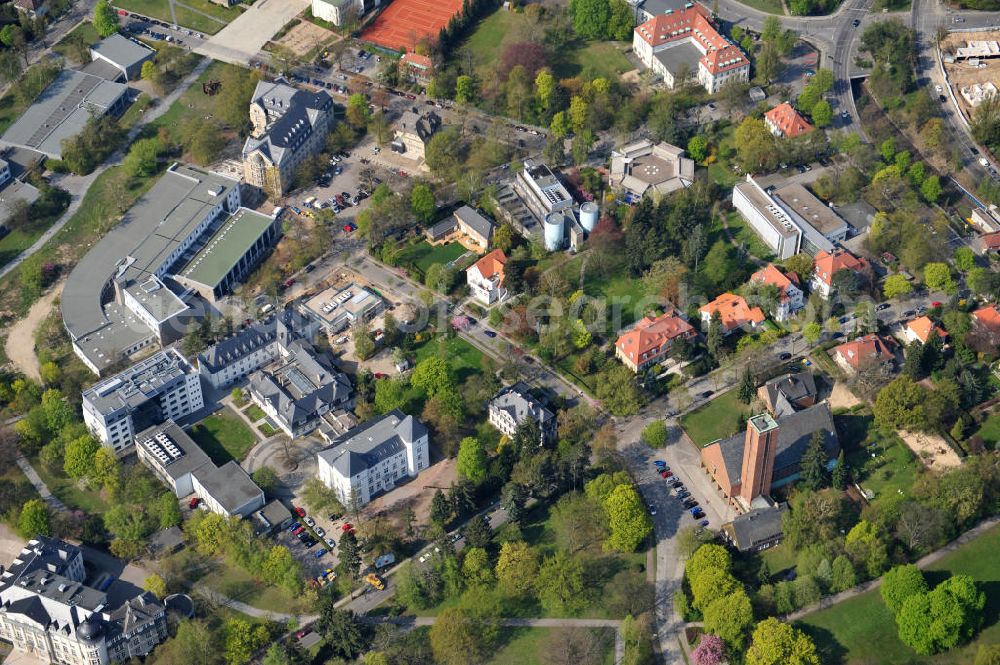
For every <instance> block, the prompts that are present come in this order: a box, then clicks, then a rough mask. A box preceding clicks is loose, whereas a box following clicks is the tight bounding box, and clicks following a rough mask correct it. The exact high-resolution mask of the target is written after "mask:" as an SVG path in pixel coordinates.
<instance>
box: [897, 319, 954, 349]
mask: <svg viewBox="0 0 1000 665" xmlns="http://www.w3.org/2000/svg"><path fill="white" fill-rule="evenodd" d="M932 335H937V336H938V337H940V338H941V339H944V338H945V337H947V336H948V333H946V332H945V331H944V328H942V327H941V326H939V325H938V324H937V323H935V322H934V321H932V320H931V317H929V316H921V317H919V318H916V319H913V320H912V321H910V322H908V323H907V324H906V326H904V328H903V337H905V338H906V343H907V344H912V343H913V342H920V343H921V344H926V343H927V342H928V340H930V339H931V336H932Z"/></svg>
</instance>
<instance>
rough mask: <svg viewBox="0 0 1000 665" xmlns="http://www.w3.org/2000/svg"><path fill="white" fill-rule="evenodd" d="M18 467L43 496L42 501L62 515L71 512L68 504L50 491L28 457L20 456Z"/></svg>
mask: <svg viewBox="0 0 1000 665" xmlns="http://www.w3.org/2000/svg"><path fill="white" fill-rule="evenodd" d="M17 465H18V466H19V467H20V468H21V471H23V472H24V475H26V476H27V477H28V482H30V483H31V484H32V485H34V487H35V490H36V491H37V492H38V493H39V494H40V495H41V496H42V500H43V501H45V503H47V504H49V506H50V507H51V508H52V509H53V510H57V511H59V512H61V513H62V512H67V511H68V510H69V508H67V507H66V504H64V503H63V502H62V501H60V500H59V499H57V498H56V497H55V496H54V495H53V494H52V492H50V491H49V486H48V485H46V484H45V482H44V481H43V480H42V479H41V477H40V476H39V475H38V472H37V471H35V467H33V466H31V462H29V461H28V459H27V458H26V457H20V456H19V457H18V458H17Z"/></svg>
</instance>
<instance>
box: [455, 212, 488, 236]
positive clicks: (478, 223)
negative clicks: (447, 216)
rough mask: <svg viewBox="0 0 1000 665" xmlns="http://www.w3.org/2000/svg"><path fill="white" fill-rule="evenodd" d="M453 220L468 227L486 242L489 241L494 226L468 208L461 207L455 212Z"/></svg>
mask: <svg viewBox="0 0 1000 665" xmlns="http://www.w3.org/2000/svg"><path fill="white" fill-rule="evenodd" d="M455 218H456V219H458V220H460V221H462V222H463V223H465V224H467V225H469V227H470V228H472V230H473V231H475V232H476V233H478V234H479V235H481V236H482V237H484V238H486V239H487V240H489V239H490V236H491V235H492V234H493V227H494V226H495V224H494V223H493V222H492V221H490V220H488V219H486V218H485V217H483V216H482V215H480V214H479V212H477V211H476V210H474V209H473V208H470V207H469V206H462V207H461V208H459V209H458V210H456V211H455Z"/></svg>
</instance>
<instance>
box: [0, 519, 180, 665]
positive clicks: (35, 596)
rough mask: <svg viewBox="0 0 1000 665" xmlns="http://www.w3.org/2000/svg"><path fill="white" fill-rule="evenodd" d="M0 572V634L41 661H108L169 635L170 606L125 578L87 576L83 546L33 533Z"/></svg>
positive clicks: (83, 664) (82, 664)
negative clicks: (90, 581)
mask: <svg viewBox="0 0 1000 665" xmlns="http://www.w3.org/2000/svg"><path fill="white" fill-rule="evenodd" d="M0 570H3V573H2V575H0V638H2V639H4V640H7V641H9V642H11V643H12V644H13V645H14V650H15V651H17V652H18V653H20V654H24V655H25V656H26V657H27V658H34V659H37V660H38V661H39V662H42V663H50V662H51V663H63V664H65V665H107V664H108V663H115V662H125V661H128V660H130V659H132V658H142V657H143V656H146V655H148V654H149V653H150V652H152V651H153V649H154V648H155V647H156V645H157V644H159V643H160V642H162V641H163V640H165V639H166V637H167V613H166V609H165V608H164V606H163V604H162V603H161V602H160V601H159V600H157V599H156V597H155V596H153V595H152V594H151V593H149V592H145V591H142V590H141V589H138V588H137V587H134V586H132V585H131V584H129V583H128V582H123V581H114V582H112V585H111V586H110V587H109V588H105V587H104V586H103V585H102V587H101V589H97V588H94V587H91V586H88V585H86V584H84V581H85V579H86V571H85V570H84V566H83V552H82V551H81V550H80V548H78V547H75V546H73V545H70V544H69V543H67V542H65V541H62V540H59V539H57V538H48V537H46V536H37V537H35V538H33V539H32V540H30V541H28V543H27V544H26V545H25V546H24V548H23V549H22V550H21V552H20V554H18V555H17V558H16V559H14V561H13V562H12V563H11V564H10V565H9V566H7V568H6V569H3V568H2V567H0Z"/></svg>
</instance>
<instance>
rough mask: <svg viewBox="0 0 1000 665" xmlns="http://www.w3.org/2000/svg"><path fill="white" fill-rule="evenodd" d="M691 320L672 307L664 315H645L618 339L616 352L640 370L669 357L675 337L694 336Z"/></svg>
mask: <svg viewBox="0 0 1000 665" xmlns="http://www.w3.org/2000/svg"><path fill="white" fill-rule="evenodd" d="M695 335H696V333H695V331H694V327H692V326H691V324H690V323H688V322H687V321H685V320H684V319H682V318H681V317H680V315H679V314H678V313H677V312H676V311H674V310H670V311H668V312H666V313H665V314H662V315H661V316H658V317H656V318H653V317H651V316H646V317H644V318H643V319H642V320H641V321H639V322H638V323H637V324H635V327H633V328H632V329H631V330H628V331H627V332H624V333H622V335H621V336H620V337H619V338H618V341H616V342H615V355H616V356H617V357H618V359H619V360H621V361H622V363H623V364H624V365H625V366H626V367H628V368H629V369H630V370H632V371H633V372H636V373H638V372H640V371H642V370H644V369H646V368H647V367H650V366H651V365H654V364H656V363H658V362H661V361H662V360H664V359H666V357H667V354H668V353H669V352H670V349H671V348H672V347H673V344H674V340H676V339H678V338H680V337H684V338H686V339H694V337H695Z"/></svg>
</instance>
